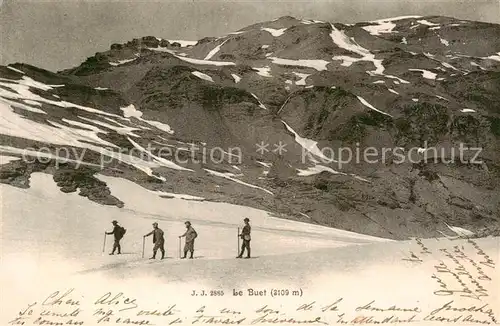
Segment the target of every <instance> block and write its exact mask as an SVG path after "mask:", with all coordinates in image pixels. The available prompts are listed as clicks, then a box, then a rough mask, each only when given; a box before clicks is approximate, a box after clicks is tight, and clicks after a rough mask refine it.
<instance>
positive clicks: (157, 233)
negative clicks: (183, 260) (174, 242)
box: [144, 222, 165, 259]
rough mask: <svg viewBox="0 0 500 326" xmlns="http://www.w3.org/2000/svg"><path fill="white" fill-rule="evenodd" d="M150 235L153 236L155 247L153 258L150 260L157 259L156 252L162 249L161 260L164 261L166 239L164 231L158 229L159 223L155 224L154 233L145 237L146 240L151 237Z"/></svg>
mask: <svg viewBox="0 0 500 326" xmlns="http://www.w3.org/2000/svg"><path fill="white" fill-rule="evenodd" d="M150 235H153V243H154V247H153V257H151V258H149V259H155V258H156V252H157V251H158V249H160V251H161V259H164V258H165V248H164V245H165V238H164V237H163V230H162V229H160V228H159V227H158V223H156V222H154V223H153V231H151V232H149V233H148V234H146V235H145V236H144V238H145V237H149V236H150Z"/></svg>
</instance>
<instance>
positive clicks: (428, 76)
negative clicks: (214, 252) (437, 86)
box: [408, 69, 437, 80]
mask: <svg viewBox="0 0 500 326" xmlns="http://www.w3.org/2000/svg"><path fill="white" fill-rule="evenodd" d="M408 70H409V71H419V72H421V73H422V77H424V78H426V79H432V80H434V79H436V76H437V74H436V73H433V72H431V71H429V70H425V69H408Z"/></svg>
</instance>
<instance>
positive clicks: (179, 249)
mask: <svg viewBox="0 0 500 326" xmlns="http://www.w3.org/2000/svg"><path fill="white" fill-rule="evenodd" d="M179 258H181V237H179Z"/></svg>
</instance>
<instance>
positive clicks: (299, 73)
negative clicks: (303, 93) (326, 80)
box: [293, 72, 310, 86]
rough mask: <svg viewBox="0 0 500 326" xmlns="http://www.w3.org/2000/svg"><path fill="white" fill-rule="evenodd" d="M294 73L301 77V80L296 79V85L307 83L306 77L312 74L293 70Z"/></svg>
mask: <svg viewBox="0 0 500 326" xmlns="http://www.w3.org/2000/svg"><path fill="white" fill-rule="evenodd" d="M293 74H294V75H295V76H297V77H300V80H298V81H296V82H295V85H301V86H303V85H306V79H307V77H309V76H310V75H309V74H303V73H301V72H293Z"/></svg>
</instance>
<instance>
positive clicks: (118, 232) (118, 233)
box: [106, 221, 125, 255]
mask: <svg viewBox="0 0 500 326" xmlns="http://www.w3.org/2000/svg"><path fill="white" fill-rule="evenodd" d="M111 223H112V224H113V231H111V232H106V234H107V235H111V234H113V235H114V237H115V242H114V243H113V251H111V253H110V255H114V254H115V251H116V250H118V255H120V254H121V253H122V247H121V246H120V240H121V239H122V238H123V235H124V233H125V232H124V231H123V230H124V229H123V227H121V226H119V225H118V222H117V221H113V222H111Z"/></svg>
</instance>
